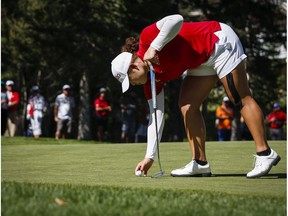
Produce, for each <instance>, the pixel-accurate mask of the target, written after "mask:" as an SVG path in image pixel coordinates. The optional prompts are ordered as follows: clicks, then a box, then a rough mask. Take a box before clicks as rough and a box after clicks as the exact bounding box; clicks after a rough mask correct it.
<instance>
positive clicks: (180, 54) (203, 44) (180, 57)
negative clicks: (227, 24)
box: [136, 21, 221, 99]
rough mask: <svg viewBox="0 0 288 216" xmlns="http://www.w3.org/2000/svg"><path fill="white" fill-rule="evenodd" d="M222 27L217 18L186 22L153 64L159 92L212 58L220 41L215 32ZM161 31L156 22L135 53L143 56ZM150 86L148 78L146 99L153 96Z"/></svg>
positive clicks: (147, 28) (141, 38) (147, 29)
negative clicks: (166, 84) (167, 83)
mask: <svg viewBox="0 0 288 216" xmlns="http://www.w3.org/2000/svg"><path fill="white" fill-rule="evenodd" d="M219 30H221V27H220V24H219V22H216V21H206V22H183V25H182V27H181V29H180V31H179V32H178V34H177V35H176V36H175V37H174V38H173V39H172V40H171V41H169V43H167V44H166V45H165V46H163V47H162V49H161V50H160V51H159V52H158V58H159V64H154V65H153V66H154V71H155V79H156V89H157V94H159V93H160V92H161V90H162V88H163V86H164V84H165V83H166V82H168V81H170V80H174V79H177V78H179V77H181V75H182V74H183V73H184V72H185V71H186V70H187V69H193V68H197V67H198V66H200V65H201V64H202V63H204V62H206V61H207V60H208V59H209V57H210V55H211V53H212V52H213V50H214V45H215V43H216V42H217V40H218V37H217V36H216V35H215V34H214V32H216V31H219ZM159 32H160V30H159V29H158V28H157V25H156V23H154V24H152V25H150V26H148V27H146V28H145V29H144V30H143V31H142V32H141V34H140V41H139V50H138V52H137V53H136V54H137V55H138V56H139V57H140V58H141V59H143V58H144V54H145V52H146V51H147V49H148V48H149V46H150V44H151V43H152V42H153V40H154V39H155V38H156V37H157V36H158V34H159ZM148 77H149V75H148ZM150 85H151V83H150V77H149V78H148V81H147V82H146V84H145V85H144V92H145V95H146V98H147V99H150V98H151V87H150Z"/></svg>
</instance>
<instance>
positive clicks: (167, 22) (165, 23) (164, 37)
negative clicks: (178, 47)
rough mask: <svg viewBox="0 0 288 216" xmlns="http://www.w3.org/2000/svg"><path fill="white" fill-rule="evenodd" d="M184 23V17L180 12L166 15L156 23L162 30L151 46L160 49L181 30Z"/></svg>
mask: <svg viewBox="0 0 288 216" xmlns="http://www.w3.org/2000/svg"><path fill="white" fill-rule="evenodd" d="M182 24H183V17H182V16H181V15H179V14H175V15H170V16H166V17H164V18H163V19H161V20H159V21H158V22H157V23H156V26H157V28H158V29H159V30H160V32H159V34H158V35H157V37H156V38H155V39H154V40H153V41H152V43H151V45H150V46H151V47H153V48H154V49H156V50H158V51H160V50H161V49H162V48H163V47H164V46H165V45H166V44H167V43H169V41H171V40H172V39H173V38H174V37H175V36H176V35H177V34H178V33H179V31H180V29H181V27H182Z"/></svg>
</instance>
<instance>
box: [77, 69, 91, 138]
mask: <svg viewBox="0 0 288 216" xmlns="http://www.w3.org/2000/svg"><path fill="white" fill-rule="evenodd" d="M79 90H80V94H79V96H80V101H79V124H78V140H88V139H90V109H89V107H90V106H89V101H90V100H89V86H88V81H87V74H86V72H84V73H83V75H82V77H81V79H80V85H79Z"/></svg>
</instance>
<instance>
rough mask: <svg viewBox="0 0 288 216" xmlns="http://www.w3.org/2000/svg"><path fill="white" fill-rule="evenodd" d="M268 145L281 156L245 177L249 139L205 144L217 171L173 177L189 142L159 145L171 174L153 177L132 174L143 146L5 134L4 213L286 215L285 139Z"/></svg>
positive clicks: (186, 155)
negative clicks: (262, 173) (264, 171)
mask: <svg viewBox="0 0 288 216" xmlns="http://www.w3.org/2000/svg"><path fill="white" fill-rule="evenodd" d="M270 145H271V147H272V148H273V149H274V150H276V151H277V152H278V153H279V154H280V155H281V157H282V160H281V162H280V163H279V164H278V165H277V166H276V167H273V169H272V170H271V172H270V174H269V175H268V176H266V177H262V178H260V179H246V177H245V175H246V173H247V172H248V171H250V170H251V168H252V161H253V158H252V156H251V155H252V154H253V152H254V144H253V143H252V142H222V143H220V142H208V143H207V156H208V159H209V162H210V164H211V167H212V172H213V177H211V178H173V177H170V176H169V172H170V171H171V170H172V169H175V168H178V167H181V166H183V165H184V164H186V163H187V162H189V160H190V158H191V155H190V152H189V148H188V145H187V143H161V146H160V153H161V161H162V166H163V169H164V170H165V171H166V174H165V176H163V177H161V178H158V179H152V178H150V177H135V175H134V168H135V166H136V164H137V163H138V162H139V160H141V159H142V158H143V157H144V154H145V149H146V145H145V144H95V143H93V142H88V143H86V142H79V141H76V140H61V143H57V142H55V141H54V140H53V139H40V140H37V141H35V140H34V139H33V138H21V137H16V138H6V137H3V138H2V164H1V165H2V193H1V194H2V198H1V202H2V215H285V214H286V161H287V160H286V141H278V142H270ZM158 169H159V168H158V164H157V163H155V164H154V165H153V167H152V169H151V171H150V172H149V175H151V174H154V173H156V172H158V171H159V170H158ZM55 198H59V199H61V200H64V201H65V203H66V204H65V205H63V206H61V205H57V203H56V202H55Z"/></svg>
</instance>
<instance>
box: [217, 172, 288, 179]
mask: <svg viewBox="0 0 288 216" xmlns="http://www.w3.org/2000/svg"><path fill="white" fill-rule="evenodd" d="M211 177H246V174H212V176H211ZM283 178H287V173H272V174H268V175H266V176H262V177H261V179H283ZM256 179H257V178H256Z"/></svg>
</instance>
